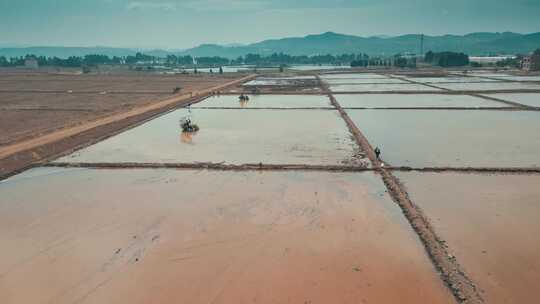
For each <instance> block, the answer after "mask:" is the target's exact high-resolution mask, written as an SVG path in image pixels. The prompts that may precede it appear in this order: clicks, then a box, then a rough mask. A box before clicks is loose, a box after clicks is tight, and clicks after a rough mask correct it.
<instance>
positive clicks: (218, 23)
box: [0, 0, 540, 49]
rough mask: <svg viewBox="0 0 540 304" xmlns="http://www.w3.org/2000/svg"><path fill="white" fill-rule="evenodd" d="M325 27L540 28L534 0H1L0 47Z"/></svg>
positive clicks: (380, 30)
mask: <svg viewBox="0 0 540 304" xmlns="http://www.w3.org/2000/svg"><path fill="white" fill-rule="evenodd" d="M327 31H334V32H338V33H345V34H352V35H360V36H374V35H392V36H394V35H401V34H410V33H425V34H429V35H440V34H448V33H450V34H464V33H470V32H482V31H484V32H485V31H489V32H496V31H498V32H503V31H513V32H520V33H531V32H540V0H512V1H509V0H445V1H442V0H379V1H376V0H311V1H308V0H251V1H250V0H87V1H83V0H0V46H2V45H4V46H5V45H6V44H11V45H15V44H17V45H34V46H35V45H39V46H43V45H56V46H96V45H100V46H115V47H137V48H166V49H173V48H188V47H193V46H196V45H198V44H201V43H219V44H227V43H251V42H257V41H261V40H265V39H269V38H281V37H292V36H304V35H307V34H315V33H322V32H327Z"/></svg>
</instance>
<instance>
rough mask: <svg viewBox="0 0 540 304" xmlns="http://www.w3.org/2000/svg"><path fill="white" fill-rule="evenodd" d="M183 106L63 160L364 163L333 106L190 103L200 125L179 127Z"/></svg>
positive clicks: (193, 115) (183, 110) (183, 113)
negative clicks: (190, 129)
mask: <svg viewBox="0 0 540 304" xmlns="http://www.w3.org/2000/svg"><path fill="white" fill-rule="evenodd" d="M187 114H188V112H187V110H185V109H181V110H177V111H175V112H172V113H169V114H167V115H164V116H161V117H159V118H156V119H154V120H152V121H150V122H148V123H146V124H143V125H141V126H139V127H136V128H134V129H131V130H128V131H126V132H124V133H122V134H119V135H117V136H114V137H112V138H109V139H107V140H105V141H102V142H100V143H98V144H96V145H93V146H90V147H88V148H86V149H83V150H80V151H78V152H76V153H74V154H72V155H70V156H67V157H64V158H61V159H60V160H59V161H63V162H158V163H165V162H183V163H190V162H215V163H217V162H224V163H228V164H246V163H250V164H253V163H260V162H262V163H265V164H308V165H310V164H319V165H340V164H348V165H350V164H364V163H367V160H365V159H363V157H362V156H361V155H360V154H359V152H360V151H359V148H358V146H357V145H356V144H355V143H354V141H353V140H352V138H351V135H350V133H349V131H348V129H347V127H346V125H345V122H344V121H343V120H342V119H341V117H340V116H339V114H338V112H337V111H330V110H294V111H283V110H258V111H238V110H219V109H212V110H207V109H198V110H197V109H193V110H192V116H191V118H192V120H193V122H194V123H196V124H197V125H198V126H199V127H200V131H198V132H197V133H193V134H186V133H182V132H181V129H180V126H179V120H180V119H181V118H182V117H184V116H185V115H187Z"/></svg>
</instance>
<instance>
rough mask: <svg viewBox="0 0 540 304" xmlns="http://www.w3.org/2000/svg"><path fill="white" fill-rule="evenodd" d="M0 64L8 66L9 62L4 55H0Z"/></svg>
mask: <svg viewBox="0 0 540 304" xmlns="http://www.w3.org/2000/svg"><path fill="white" fill-rule="evenodd" d="M0 66H2V67H7V66H9V62H8V60H7V59H6V57H4V56H0Z"/></svg>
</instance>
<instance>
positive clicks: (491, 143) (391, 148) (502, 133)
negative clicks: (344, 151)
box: [338, 96, 540, 167]
mask: <svg viewBox="0 0 540 304" xmlns="http://www.w3.org/2000/svg"><path fill="white" fill-rule="evenodd" d="M338 97H339V96H338ZM347 112H348V114H349V116H350V117H351V119H352V120H353V121H354V122H355V123H356V125H357V126H358V128H360V130H362V132H363V133H364V135H365V136H366V137H367V138H368V140H369V142H370V143H371V145H372V146H374V147H375V146H378V147H380V149H381V150H382V158H383V159H384V160H385V161H386V162H388V163H389V164H391V165H393V166H411V167H446V166H452V167H531V166H532V167H534V166H536V167H538V166H540V136H538V131H537V130H538V129H539V128H540V112H536V111H517V112H516V111H490V110H482V111H463V110H451V111H445V110H422V111H414V110H383V111H380V110H347Z"/></svg>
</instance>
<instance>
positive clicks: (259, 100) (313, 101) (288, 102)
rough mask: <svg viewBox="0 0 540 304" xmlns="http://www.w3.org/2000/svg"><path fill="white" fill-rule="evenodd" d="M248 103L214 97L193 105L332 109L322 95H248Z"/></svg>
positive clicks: (230, 98)
mask: <svg viewBox="0 0 540 304" xmlns="http://www.w3.org/2000/svg"><path fill="white" fill-rule="evenodd" d="M248 96H249V100H248V101H243V102H242V101H240V100H239V98H238V96H233V95H223V96H214V97H209V98H207V99H205V100H204V101H202V102H200V103H197V104H195V105H193V108H198V107H209V108H219V107H227V108H228V107H231V108H333V106H332V105H331V104H330V99H329V98H328V96H323V95H248Z"/></svg>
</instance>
